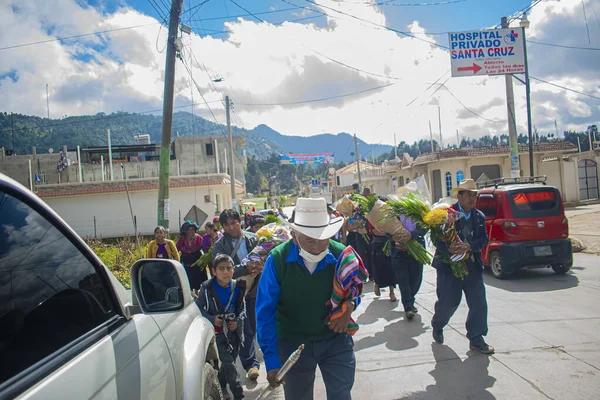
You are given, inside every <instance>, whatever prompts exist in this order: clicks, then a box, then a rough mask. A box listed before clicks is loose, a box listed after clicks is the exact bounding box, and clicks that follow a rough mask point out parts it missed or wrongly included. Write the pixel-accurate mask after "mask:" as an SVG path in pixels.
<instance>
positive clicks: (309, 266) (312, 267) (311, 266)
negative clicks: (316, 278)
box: [302, 258, 319, 275]
mask: <svg viewBox="0 0 600 400" xmlns="http://www.w3.org/2000/svg"><path fill="white" fill-rule="evenodd" d="M302 261H304V265H305V266H306V269H307V270H308V272H310V274H311V275H312V274H313V273H314V272H315V269H317V265H319V263H311V262H308V261H306V260H305V259H304V258H303V259H302Z"/></svg>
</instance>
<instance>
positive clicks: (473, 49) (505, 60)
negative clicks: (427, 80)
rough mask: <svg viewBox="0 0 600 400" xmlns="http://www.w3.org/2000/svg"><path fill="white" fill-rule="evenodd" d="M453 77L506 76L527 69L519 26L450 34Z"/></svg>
mask: <svg viewBox="0 0 600 400" xmlns="http://www.w3.org/2000/svg"><path fill="white" fill-rule="evenodd" d="M448 37H449V39H450V58H451V61H450V63H451V65H452V76H453V77H456V76H474V75H504V74H520V73H524V72H525V57H524V54H523V38H522V35H521V30H520V29H518V28H517V29H511V28H507V29H488V30H483V31H473V32H456V33H449V34H448Z"/></svg>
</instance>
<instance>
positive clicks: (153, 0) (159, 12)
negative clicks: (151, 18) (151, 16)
mask: <svg viewBox="0 0 600 400" xmlns="http://www.w3.org/2000/svg"><path fill="white" fill-rule="evenodd" d="M148 3H150V5H151V6H152V8H153V9H154V11H156V14H157V15H158V16H159V17H160V18H161V19H162V21H163V22H164V23H165V24H167V18H166V15H168V14H169V9H168V8H167V14H164V12H165V11H164V10H163V9H162V8H161V7H160V5H159V4H158V3H157V0H148Z"/></svg>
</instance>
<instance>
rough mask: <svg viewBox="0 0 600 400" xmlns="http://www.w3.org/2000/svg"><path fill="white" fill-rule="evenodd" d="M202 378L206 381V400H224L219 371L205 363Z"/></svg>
mask: <svg viewBox="0 0 600 400" xmlns="http://www.w3.org/2000/svg"><path fill="white" fill-rule="evenodd" d="M202 378H203V379H204V400H222V399H223V393H222V392H221V384H220V383H219V378H218V376H217V370H216V369H215V368H214V367H213V366H212V365H210V364H209V363H205V364H204V367H203V368H202Z"/></svg>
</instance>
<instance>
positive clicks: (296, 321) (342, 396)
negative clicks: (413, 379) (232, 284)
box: [256, 198, 360, 400]
mask: <svg viewBox="0 0 600 400" xmlns="http://www.w3.org/2000/svg"><path fill="white" fill-rule="evenodd" d="M342 223H343V217H338V218H333V219H331V218H330V215H329V213H328V212H327V203H326V202H325V199H306V198H299V199H298V200H297V202H296V209H295V210H294V217H293V222H291V224H290V226H291V229H292V240H290V241H288V242H286V243H283V244H281V245H279V246H278V247H276V248H275V249H274V250H273V251H272V252H271V254H270V255H269V258H268V259H267V261H266V263H265V267H264V270H263V273H262V276H261V279H260V283H259V285H258V295H257V298H256V325H257V334H258V343H259V345H260V347H261V350H262V352H263V355H264V360H265V366H266V369H267V379H268V381H269V383H270V384H271V385H273V386H279V384H280V383H281V382H278V381H277V378H276V377H277V373H278V372H279V369H280V368H281V365H282V363H283V362H284V361H285V360H287V358H288V357H289V356H290V355H291V354H292V353H293V352H294V351H295V350H296V349H298V346H300V345H301V344H304V346H305V349H304V351H303V353H302V356H301V357H300V359H299V360H298V361H297V362H296V364H295V365H294V366H293V367H292V368H291V369H290V370H289V372H288V373H287V374H286V376H285V386H284V391H285V398H286V399H288V400H312V399H313V396H314V393H313V391H314V380H315V372H316V368H317V366H319V369H320V371H321V374H322V376H323V381H324V383H325V388H326V390H327V399H329V400H334V399H335V400H347V399H351V395H350V392H351V390H352V386H353V385H354V375H355V370H356V359H355V357H354V349H353V347H354V341H353V340H352V336H351V335H349V334H348V333H347V332H346V330H347V326H348V320H349V318H350V315H351V313H352V311H353V310H354V309H355V308H356V306H357V305H358V304H359V302H360V298H358V299H357V300H355V301H354V302H349V304H348V305H349V307H347V312H346V313H345V314H344V315H343V316H342V317H341V318H339V319H334V320H333V321H331V322H330V323H329V324H328V323H326V321H327V316H328V314H329V307H328V306H327V304H326V303H327V302H328V301H329V299H330V297H331V294H332V291H333V278H334V274H335V267H336V262H337V259H338V257H339V255H340V254H341V253H342V251H344V249H345V246H344V245H342V244H341V243H338V242H336V241H334V240H331V238H332V237H333V236H334V235H335V234H336V232H338V231H339V230H340V228H341V227H342Z"/></svg>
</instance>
